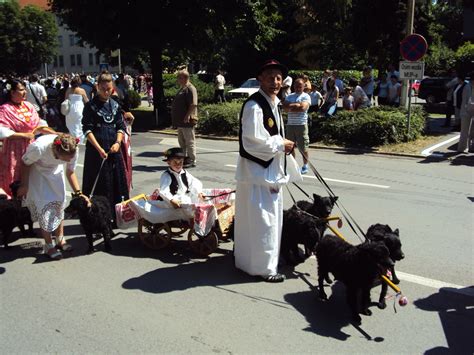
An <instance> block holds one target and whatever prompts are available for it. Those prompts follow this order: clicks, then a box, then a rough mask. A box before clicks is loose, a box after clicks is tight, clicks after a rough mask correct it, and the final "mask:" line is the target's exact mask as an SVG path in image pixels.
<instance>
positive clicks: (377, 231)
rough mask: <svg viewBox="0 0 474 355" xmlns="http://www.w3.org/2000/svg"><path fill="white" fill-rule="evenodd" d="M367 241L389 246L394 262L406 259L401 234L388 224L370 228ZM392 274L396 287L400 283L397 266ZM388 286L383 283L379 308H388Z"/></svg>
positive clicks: (391, 269) (392, 269)
mask: <svg viewBox="0 0 474 355" xmlns="http://www.w3.org/2000/svg"><path fill="white" fill-rule="evenodd" d="M366 236H367V239H368V240H370V241H375V242H383V243H385V245H386V246H387V248H388V250H389V252H390V259H392V260H393V261H394V262H397V261H400V260H402V259H403V258H404V257H405V254H403V251H402V243H401V241H400V232H399V231H398V228H397V229H395V230H394V231H392V228H390V226H388V225H386V224H379V223H377V224H374V225H371V226H370V227H369V229H368V230H367V233H366ZM390 272H391V274H392V282H393V283H394V284H396V285H398V284H399V283H400V280H399V279H398V277H397V275H396V274H395V265H394V266H392V267H391V268H390ZM387 290H388V286H387V283H385V282H382V291H381V292H380V298H379V303H378V307H379V308H380V309H383V308H385V307H386V306H387V304H386V303H385V296H386V295H387Z"/></svg>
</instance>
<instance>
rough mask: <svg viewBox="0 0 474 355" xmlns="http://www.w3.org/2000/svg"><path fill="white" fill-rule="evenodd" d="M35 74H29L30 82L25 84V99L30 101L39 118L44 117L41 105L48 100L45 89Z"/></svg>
mask: <svg viewBox="0 0 474 355" xmlns="http://www.w3.org/2000/svg"><path fill="white" fill-rule="evenodd" d="M38 81H39V78H38V75H37V74H33V75H31V76H30V82H29V83H28V84H27V85H26V101H28V102H29V103H31V104H32V105H33V106H34V108H35V110H36V111H37V112H38V114H39V116H40V117H41V118H44V111H43V105H44V104H45V103H46V101H47V100H48V96H47V94H46V89H45V88H44V86H43V85H41V84H40V83H39V82H38Z"/></svg>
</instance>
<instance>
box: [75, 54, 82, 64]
mask: <svg viewBox="0 0 474 355" xmlns="http://www.w3.org/2000/svg"><path fill="white" fill-rule="evenodd" d="M76 63H77V65H78V66H82V54H77V55H76Z"/></svg>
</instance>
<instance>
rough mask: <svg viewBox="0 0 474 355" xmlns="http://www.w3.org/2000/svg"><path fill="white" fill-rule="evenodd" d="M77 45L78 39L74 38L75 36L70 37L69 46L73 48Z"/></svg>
mask: <svg viewBox="0 0 474 355" xmlns="http://www.w3.org/2000/svg"><path fill="white" fill-rule="evenodd" d="M75 44H76V39H75V38H74V35H69V45H70V46H71V47H72V46H74V45H75Z"/></svg>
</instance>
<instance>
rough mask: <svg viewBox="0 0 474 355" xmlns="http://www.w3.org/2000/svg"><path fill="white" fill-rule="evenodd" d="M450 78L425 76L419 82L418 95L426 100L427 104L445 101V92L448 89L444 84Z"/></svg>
mask: <svg viewBox="0 0 474 355" xmlns="http://www.w3.org/2000/svg"><path fill="white" fill-rule="evenodd" d="M450 80H451V78H446V77H433V78H425V79H423V80H422V81H421V83H420V89H419V91H418V97H419V98H420V99H423V100H426V103H427V104H428V105H434V104H437V103H440V102H445V101H446V93H447V91H448V89H447V88H446V84H447V83H448V82H449V81H450Z"/></svg>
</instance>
